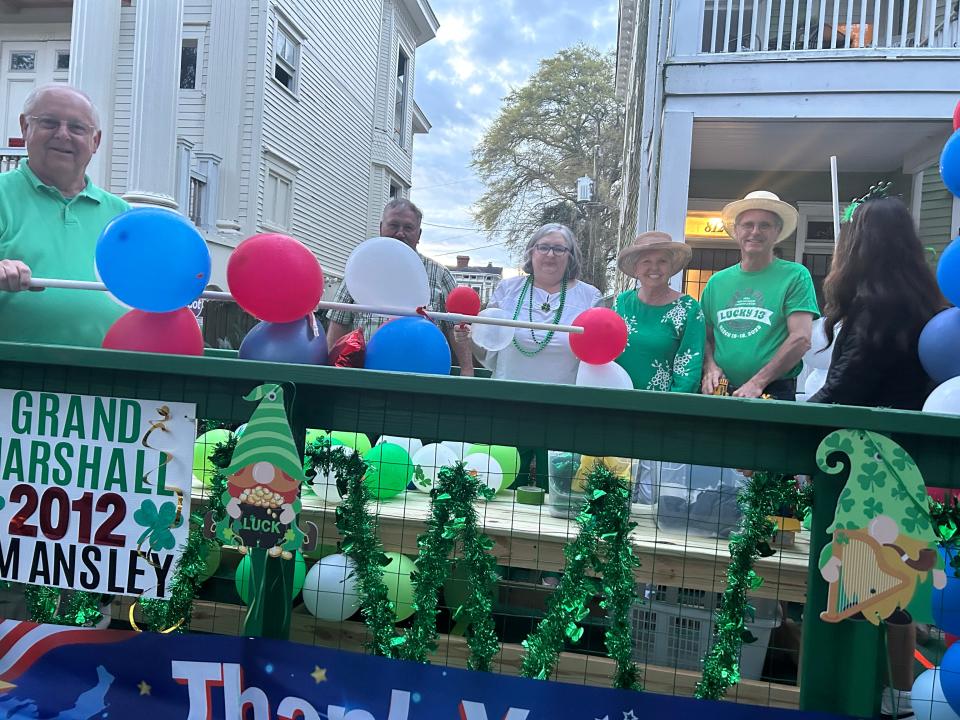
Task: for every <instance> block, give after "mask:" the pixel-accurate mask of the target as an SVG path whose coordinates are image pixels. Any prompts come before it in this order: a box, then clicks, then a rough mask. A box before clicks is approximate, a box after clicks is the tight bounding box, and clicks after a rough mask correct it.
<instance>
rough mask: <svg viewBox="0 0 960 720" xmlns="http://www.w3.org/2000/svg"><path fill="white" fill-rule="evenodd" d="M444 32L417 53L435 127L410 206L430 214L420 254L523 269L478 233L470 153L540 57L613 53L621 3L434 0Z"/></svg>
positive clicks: (417, 149) (426, 138) (423, 96)
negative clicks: (573, 49)
mask: <svg viewBox="0 0 960 720" xmlns="http://www.w3.org/2000/svg"><path fill="white" fill-rule="evenodd" d="M430 5H431V7H433V10H434V12H435V13H436V15H437V18H438V19H439V21H440V30H439V31H438V32H437V37H436V38H435V39H433V40H431V41H430V42H429V43H427V44H426V45H423V46H422V47H420V48H418V49H417V55H416V70H415V72H416V75H415V85H414V98H415V99H416V101H417V103H418V104H419V105H420V107H421V109H422V110H423V112H424V113H425V114H426V116H427V119H428V120H429V121H430V123H431V124H432V128H431V130H430V132H429V133H428V134H427V135H417V136H415V138H414V141H413V184H412V188H411V195H410V198H411V200H413V202H414V203H416V204H417V205H418V206H419V207H420V209H421V210H423V214H424V216H423V234H422V236H421V239H420V245H419V247H418V250H420V252H422V253H423V254H425V255H428V256H430V257H433V258H435V259H436V260H437V261H439V262H441V263H443V264H445V265H454V264H455V263H456V256H457V255H469V256H470V264H471V265H486V264H487V263H488V262H493V264H494V265H500V266H503V267H504V269H505V273H504V274H505V275H512V274H515V273H514V272H507V269H508V268H514V267H515V266H516V258H511V257H510V256H509V255H508V253H507V252H506V250H505V249H504V247H503V245H502V240H503V237H502V236H501V235H489V234H487V233H486V232H483V231H479V230H477V229H476V227H477V226H476V222H475V221H474V219H473V217H472V216H471V214H470V208H471V205H473V203H474V202H475V201H476V200H477V199H478V198H479V197H480V195H481V194H482V193H483V189H484V188H483V184H482V183H481V182H480V181H479V180H478V179H477V177H476V175H475V173H474V172H473V170H472V168H471V167H470V161H471V157H472V156H471V152H472V150H473V147H474V145H476V144H477V142H479V140H480V138H481V137H482V136H483V133H484V131H485V130H486V128H487V127H489V125H490V123H491V122H493V120H494V119H495V118H496V116H497V114H498V112H499V109H500V104H501V101H502V100H503V98H504V97H505V96H506V95H507V94H508V93H509V92H510V91H511V90H512V89H514V88H517V87H520V86H522V85H523V84H524V83H525V82H526V81H527V79H528V78H529V77H530V76H531V75H532V74H533V73H534V72H536V70H537V65H538V63H539V61H540V60H541V59H542V58H547V57H551V56H552V55H554V54H555V53H556V52H557V51H558V50H561V49H563V48H566V47H570V46H572V45H575V44H577V43H578V42H583V43H586V44H588V45H593V46H595V47H598V48H600V49H602V50H612V49H613V48H614V47H615V46H616V41H617V6H618V3H617V0H481V1H479V2H478V0H430Z"/></svg>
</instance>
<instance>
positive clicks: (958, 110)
mask: <svg viewBox="0 0 960 720" xmlns="http://www.w3.org/2000/svg"><path fill="white" fill-rule="evenodd" d="M953 130H954V132H956V131H957V130H960V101H958V102H957V106H956V107H955V108H954V109H953Z"/></svg>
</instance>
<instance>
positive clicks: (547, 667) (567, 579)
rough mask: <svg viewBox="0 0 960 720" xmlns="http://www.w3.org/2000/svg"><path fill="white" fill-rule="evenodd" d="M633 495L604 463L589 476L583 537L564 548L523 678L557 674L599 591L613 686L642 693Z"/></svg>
mask: <svg viewBox="0 0 960 720" xmlns="http://www.w3.org/2000/svg"><path fill="white" fill-rule="evenodd" d="M629 502H630V500H629V490H628V488H627V487H626V485H625V484H624V482H623V481H622V480H621V479H620V478H619V477H618V476H617V475H614V474H613V473H612V472H610V470H609V469H607V468H606V467H605V466H604V465H602V464H597V466H596V467H595V468H594V469H593V470H592V471H591V472H590V474H589V475H588V476H587V489H586V500H585V502H584V506H583V509H582V510H581V511H580V514H579V515H578V516H577V518H576V521H577V524H578V525H580V533H579V534H578V535H577V537H576V539H575V540H574V541H573V542H571V543H568V544H567V545H566V547H564V549H563V553H564V557H565V558H566V565H565V567H564V573H563V577H561V579H560V583H559V585H558V586H557V589H556V591H555V592H554V594H553V597H552V598H551V599H550V606H549V609H548V610H547V614H546V617H544V619H543V620H542V621H541V622H540V624H539V625H538V626H537V629H536V630H535V631H534V632H533V634H531V635H530V637H528V638H527V639H526V640H524V641H523V646H524V648H526V653H525V655H524V658H523V662H522V664H521V666H520V674H521V675H523V676H524V677H529V678H537V679H541V680H545V679H547V678H548V677H550V675H551V674H552V673H553V671H554V668H555V667H556V664H557V660H558V658H559V656H560V652H561V650H562V649H563V644H564V641H565V640H569V641H570V642H573V643H576V642H578V641H579V640H580V638H581V637H582V636H583V627H582V626H581V625H579V624H578V623H580V622H581V621H582V620H584V619H585V618H586V617H587V615H589V614H590V610H589V608H588V607H587V606H588V604H589V603H590V601H591V599H592V598H593V597H594V595H596V594H597V592H598V589H599V590H601V591H602V593H603V600H602V606H603V608H604V609H605V610H606V611H607V617H608V620H609V627H608V630H607V633H606V644H607V653H608V654H609V656H610V657H611V658H613V660H614V661H615V662H616V672H615V674H614V686H615V687H617V688H623V689H634V690H639V689H640V671H639V669H638V668H637V666H636V664H635V663H634V662H633V659H632V652H633V647H632V644H631V642H630V637H631V635H630V631H629V627H630V625H629V611H630V607H631V606H632V605H633V604H634V602H635V601H636V584H635V581H634V577H633V571H634V569H635V568H636V567H638V566H639V564H640V562H639V560H637V558H636V557H635V556H634V554H633V549H632V547H631V546H630V541H629V534H630V531H631V530H633V528H634V527H636V523H633V522H630V505H629ZM591 569H592V570H594V571H596V572H597V573H599V574H601V575H602V576H603V581H602V585H601V587H600V588H598V587H597V583H596V582H595V581H594V580H593V579H591V578H589V577H587V571H588V570H591Z"/></svg>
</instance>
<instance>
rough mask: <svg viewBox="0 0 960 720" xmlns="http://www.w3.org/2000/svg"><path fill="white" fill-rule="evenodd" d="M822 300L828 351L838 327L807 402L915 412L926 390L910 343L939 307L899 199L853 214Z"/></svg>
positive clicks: (930, 275) (865, 205)
mask: <svg viewBox="0 0 960 720" xmlns="http://www.w3.org/2000/svg"><path fill="white" fill-rule="evenodd" d="M824 294H825V296H826V307H825V309H824V316H825V317H826V320H825V322H824V330H825V332H826V335H827V342H828V345H829V343H830V342H833V338H834V334H835V331H836V328H837V326H838V325H841V324H842V326H841V328H840V331H839V334H838V335H837V342H836V346H835V347H834V350H833V357H832V360H831V363H830V370H829V371H828V372H827V380H826V382H825V383H824V385H823V387H822V388H821V389H820V390H819V391H818V392H817V393H816V394H815V395H813V396H812V397H811V398H810V402H818V403H840V404H843V405H866V406H871V407H889V408H900V409H903V410H919V409H920V408H922V407H923V401H924V400H926V397H927V395H928V394H929V392H930V390H932V389H933V388H932V385H931V381H930V378H929V377H928V376H927V374H926V372H924V370H923V367H922V366H921V364H920V357H919V355H918V353H917V341H918V339H919V338H920V332H921V331H922V330H923V326H924V325H926V324H927V321H928V320H930V318H931V317H933V316H934V315H936V314H937V313H938V312H939V311H940V310H942V309H943V308H944V307H945V306H946V304H945V302H944V300H943V297H942V296H941V294H940V290H939V289H938V288H937V281H936V278H935V277H934V274H933V271H932V270H931V268H930V266H929V265H928V264H927V259H926V256H925V253H924V249H923V246H922V245H921V243H920V239H919V238H918V237H917V231H916V228H915V226H914V223H913V218H912V217H911V215H910V211H909V210H908V209H907V206H906V205H904V203H903V201H902V200H900V199H899V198H894V197H884V198H878V199H875V200H868V201H866V202H864V203H862V204H861V205H860V206H859V207H858V208H857V209H856V210H855V211H854V213H853V217H852V219H851V220H850V222H848V223H845V224H844V225H843V226H842V227H841V230H840V237H839V238H838V239H837V243H836V247H835V249H834V253H833V265H832V267H831V269H830V274H829V275H827V279H826V280H825V281H824ZM814 350H815V351H816V350H818V348H814Z"/></svg>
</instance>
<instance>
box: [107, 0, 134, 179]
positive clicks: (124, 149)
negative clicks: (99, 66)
mask: <svg viewBox="0 0 960 720" xmlns="http://www.w3.org/2000/svg"><path fill="white" fill-rule="evenodd" d="M136 16H137V9H136V8H135V7H133V6H132V5H131V6H125V7H123V8H121V10H120V39H119V41H118V43H117V74H116V83H117V84H116V89H115V92H114V102H113V108H114V109H113V112H114V115H113V148H112V151H113V152H112V155H111V158H110V160H111V163H112V166H113V168H112V173H111V181H110V188H109V189H110V191H111V192H114V193H116V194H117V195H122V194H123V193H124V192H126V190H127V173H128V169H129V168H128V166H129V163H130V100H131V97H132V94H133V37H134V25H135V22H136Z"/></svg>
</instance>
